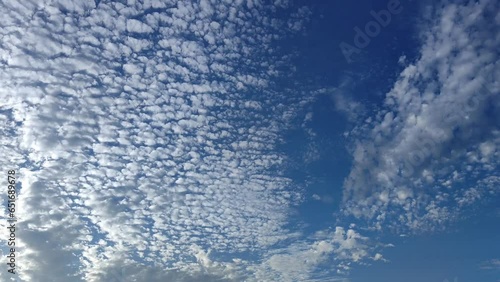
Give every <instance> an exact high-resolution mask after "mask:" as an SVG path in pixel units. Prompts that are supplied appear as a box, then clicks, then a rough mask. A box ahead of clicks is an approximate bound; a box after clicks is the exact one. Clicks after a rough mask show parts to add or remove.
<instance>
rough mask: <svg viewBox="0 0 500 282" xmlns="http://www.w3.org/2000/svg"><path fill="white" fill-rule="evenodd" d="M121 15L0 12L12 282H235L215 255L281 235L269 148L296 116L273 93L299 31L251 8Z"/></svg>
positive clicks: (64, 10)
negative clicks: (286, 47)
mask: <svg viewBox="0 0 500 282" xmlns="http://www.w3.org/2000/svg"><path fill="white" fill-rule="evenodd" d="M132 2H133V1H132ZM132 2H129V3H128V4H127V5H125V4H122V3H118V2H116V3H114V2H113V3H108V2H106V3H105V2H102V1H101V2H99V3H98V5H97V7H94V6H92V5H86V4H80V3H76V2H74V1H64V2H60V3H56V2H46V3H45V2H44V3H42V2H40V3H37V4H32V3H31V2H26V3H22V4H20V3H18V2H16V1H6V2H3V3H2V4H0V7H1V9H2V11H5V15H4V19H3V21H2V23H1V24H0V25H1V28H0V33H1V34H2V38H3V40H2V46H1V47H0V58H1V60H0V63H1V64H2V68H0V84H2V87H1V89H0V98H1V100H2V103H3V104H2V111H1V112H0V117H1V119H2V121H5V124H6V125H7V126H8V127H7V128H2V129H1V130H2V133H5V134H3V135H2V137H1V139H0V140H1V141H0V143H1V144H2V145H6V146H2V148H3V149H2V154H3V155H4V156H8V158H4V159H2V161H1V162H2V167H12V168H15V169H17V170H18V172H19V179H21V180H20V182H21V183H22V184H21V185H22V188H21V187H20V193H19V203H20V206H22V207H23V208H20V209H19V211H18V212H19V214H18V216H19V218H20V219H21V220H20V221H19V223H18V224H19V230H20V231H19V233H18V244H19V246H20V250H22V251H20V253H21V255H20V258H19V267H20V273H21V274H20V276H19V278H20V280H21V281H82V280H85V281H111V280H110V279H127V280H130V281H134V279H135V280H136V281H166V280H168V281H174V280H175V281H212V280H213V281H221V280H220V279H223V280H227V281H241V279H240V275H242V274H241V273H240V272H241V269H240V268H241V266H238V263H236V262H231V261H232V260H231V259H227V261H229V262H226V260H222V259H220V255H221V254H224V255H225V256H228V257H230V258H234V259H236V260H237V258H238V254H240V253H242V252H253V251H255V250H260V249H266V248H268V247H270V246H272V245H273V244H275V243H277V242H280V241H282V240H284V239H287V238H289V237H290V236H291V235H290V234H289V231H288V230H287V229H286V228H285V227H284V226H285V224H287V220H288V216H289V212H290V207H291V206H293V205H296V204H298V203H299V202H300V201H301V199H302V197H301V192H300V191H295V190H294V189H291V188H290V183H291V180H290V179H288V178H286V177H284V176H283V168H282V167H281V165H282V164H283V163H284V161H285V159H284V156H283V155H282V154H281V153H279V152H278V151H276V150H275V149H276V148H275V144H277V143H278V141H279V138H280V133H281V130H282V128H281V127H280V126H281V125H284V126H285V127H286V124H287V123H289V122H290V120H289V119H288V117H289V115H287V113H289V112H287V113H285V111H290V112H293V107H298V106H292V107H288V108H286V109H285V108H284V107H277V106H276V105H279V104H280V103H290V104H292V105H293V102H294V101H291V100H290V101H289V100H288V98H286V96H285V95H284V94H281V93H276V92H274V90H273V89H272V88H271V85H270V81H271V80H272V79H273V78H274V77H276V76H278V75H281V74H280V73H279V72H277V71H275V69H278V66H286V65H287V64H288V61H287V60H288V59H287V58H286V57H283V56H281V55H280V54H279V53H278V52H277V51H276V50H275V49H274V47H273V44H274V42H275V40H279V39H280V38H281V37H282V35H285V34H286V33H289V32H296V31H292V30H289V29H288V28H286V27H287V26H288V25H289V23H288V22H285V21H281V20H275V19H273V18H274V16H273V13H275V12H277V11H274V9H275V8H274V7H271V6H269V5H265V4H263V3H260V1H251V2H248V3H246V5H237V3H227V2H225V1H202V3H201V4H200V5H199V6H197V5H193V3H192V2H191V1H176V2H175V3H174V2H165V3H163V2H159V1H147V2H148V3H139V2H137V3H135V2H134V3H132ZM167 7H168V8H167ZM149 8H153V9H149ZM155 9H160V10H161V12H157V10H155ZM279 9H282V10H281V11H283V12H285V13H289V12H291V10H293V9H288V8H286V7H283V8H279ZM272 19H273V20H272ZM299 20H302V19H297V21H299ZM297 27H299V25H293V29H294V30H295V29H297ZM250 91H251V92H250ZM255 93H257V94H259V95H262V99H259V101H256V99H255V97H253V98H252V97H250V96H251V95H253V94H255ZM271 93H272V95H271ZM278 101H279V103H278ZM21 167H22V169H21ZM193 246H194V247H193ZM213 254H218V255H219V256H217V255H213ZM237 261H238V260H237ZM240 262H241V263H242V264H244V263H245V262H244V261H240ZM252 263H255V262H252ZM117 271H118V272H119V273H118V274H116V275H118V276H120V275H122V274H123V273H122V272H123V271H126V277H125V278H124V277H123V275H122V277H119V278H116V275H115V274H113V273H116V272H117ZM120 273H122V274H120ZM247 274H248V273H247ZM2 279H3V276H2Z"/></svg>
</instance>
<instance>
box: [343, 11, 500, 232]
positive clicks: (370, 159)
mask: <svg viewBox="0 0 500 282" xmlns="http://www.w3.org/2000/svg"><path fill="white" fill-rule="evenodd" d="M499 8H500V7H499V3H498V2H497V1H480V2H479V3H477V4H476V3H473V2H470V3H469V4H467V5H456V4H452V3H448V4H447V5H445V6H444V8H436V9H434V10H432V11H427V18H426V25H425V27H426V28H424V29H423V30H424V32H423V33H422V42H423V45H422V48H421V54H420V56H419V58H417V59H416V61H415V62H414V63H411V64H409V65H408V66H407V67H406V68H405V69H404V70H403V72H402V73H401V74H400V76H399V78H398V80H397V82H396V83H395V85H394V87H393V89H392V90H391V91H390V92H389V93H388V94H387V96H386V99H385V108H384V109H383V110H381V111H380V112H379V113H378V115H377V116H376V117H375V118H374V119H371V120H370V121H368V122H367V123H365V124H363V125H360V126H358V127H357V128H356V129H355V130H353V132H352V134H353V136H356V137H355V138H356V139H357V141H356V142H355V143H354V145H353V147H352V152H353V157H354V164H353V168H352V170H351V173H350V175H349V177H348V178H347V179H346V181H345V190H344V198H345V208H344V211H345V213H346V214H347V215H354V216H356V217H359V218H365V219H367V220H368V221H369V222H370V225H371V226H372V227H373V228H377V229H381V228H384V227H388V226H390V227H392V228H395V229H397V230H399V231H401V232H407V231H408V230H411V231H424V230H434V229H436V228H441V227H443V226H445V225H444V224H445V223H447V222H450V221H453V220H455V219H458V218H459V217H460V216H461V214H463V213H462V211H463V210H464V209H466V208H468V207H470V206H471V205H472V204H474V203H478V202H479V201H481V200H484V199H487V198H489V197H490V196H493V195H497V194H498V184H499V180H500V178H499V175H498V171H499V170H498V167H499V151H498V145H499V142H500V128H499V124H500V116H499V114H498V113H499V110H500V99H499V98H498V93H499V90H500V85H499V84H498V77H500V65H499V63H498V62H499V61H498V56H499V55H498V50H499V47H500V37H498V30H499V28H500V18H499V17H498V15H496V14H494V13H493V11H498V10H499ZM495 34H496V35H497V36H495ZM471 183H472V184H471Z"/></svg>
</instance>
